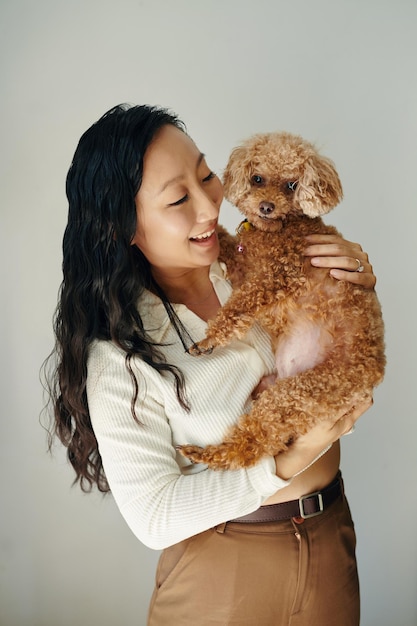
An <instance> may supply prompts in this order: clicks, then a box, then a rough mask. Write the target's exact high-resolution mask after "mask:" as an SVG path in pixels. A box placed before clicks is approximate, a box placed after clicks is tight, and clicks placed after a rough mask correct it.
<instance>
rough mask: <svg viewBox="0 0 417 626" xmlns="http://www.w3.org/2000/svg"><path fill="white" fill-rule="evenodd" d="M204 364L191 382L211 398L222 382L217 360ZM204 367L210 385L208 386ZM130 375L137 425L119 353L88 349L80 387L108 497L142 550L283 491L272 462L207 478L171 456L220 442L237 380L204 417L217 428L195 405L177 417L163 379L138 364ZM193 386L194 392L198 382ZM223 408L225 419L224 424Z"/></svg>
mask: <svg viewBox="0 0 417 626" xmlns="http://www.w3.org/2000/svg"><path fill="white" fill-rule="evenodd" d="M230 353H233V351H230ZM237 353H238V355H237V356H238V358H239V357H240V358H243V359H244V360H245V361H246V360H247V359H246V358H245V357H246V355H245V354H243V355H239V350H238V351H237ZM203 361H204V367H203V369H202V370H201V372H200V373H199V372H198V371H197V373H196V374H195V375H194V378H195V377H197V378H198V377H199V376H201V377H203V378H206V382H207V385H208V386H209V387H210V386H211V387H212V389H213V390H216V389H217V391H218V388H219V383H220V378H223V379H224V376H223V375H222V373H221V372H218V367H216V363H217V361H216V360H215V361H212V362H211V363H210V362H209V360H207V361H205V360H203ZM207 368H208V369H207ZM210 368H211V369H212V374H213V376H214V379H213V380H212V381H211V382H210V383H209V382H208V381H210ZM244 371H245V372H246V371H247V372H248V376H249V380H248V382H247V385H248V386H249V387H250V386H252V388H253V380H256V379H257V378H259V374H258V373H257V371H256V369H255V368H253V371H252V368H250V367H249V368H247V367H245V368H244V370H243V369H242V372H244ZM135 375H136V377H137V380H138V384H139V394H138V400H137V403H136V412H137V416H138V418H139V420H140V423H138V421H135V419H134V418H133V416H132V412H131V399H132V394H133V386H132V381H131V378H130V375H129V373H128V371H127V368H126V365H125V357H124V354H123V353H122V352H121V351H120V350H119V349H118V348H116V347H115V346H114V345H113V344H112V343H111V342H96V343H95V344H94V345H93V347H92V349H91V351H90V357H89V362H88V384H87V394H88V404H89V409H90V416H91V420H92V425H93V428H94V432H95V435H96V438H97V440H98V443H99V451H100V454H101V456H102V460H103V466H104V470H105V473H106V477H107V480H108V482H109V485H110V488H111V491H112V494H113V497H114V498H115V500H116V503H117V505H118V507H119V509H120V511H121V513H122V515H123V516H124V518H125V520H126V522H127V523H128V525H129V527H130V528H131V530H132V531H133V533H134V534H135V535H136V536H137V537H138V538H139V539H140V541H142V542H143V543H144V544H145V545H147V546H149V547H150V548H154V549H162V548H165V547H167V546H169V545H172V544H174V543H177V542H179V541H181V540H183V539H185V538H186V537H189V536H191V535H195V534H197V533H199V532H202V531H204V530H207V529H208V528H210V527H212V526H214V525H216V524H219V523H221V522H223V521H226V520H228V519H233V518H234V517H237V516H240V515H244V514H246V513H249V512H250V511H253V510H255V509H256V508H258V507H259V506H260V505H261V504H262V503H263V502H264V501H265V499H266V498H267V497H268V496H270V495H272V494H273V493H274V492H276V491H277V490H278V489H281V488H283V487H285V486H287V485H288V484H289V483H288V482H287V481H283V480H281V479H280V478H278V477H277V476H276V475H275V463H274V460H273V459H272V458H265V459H264V460H262V461H261V462H260V463H259V464H258V465H256V466H254V467H252V468H249V469H242V470H234V471H212V470H209V469H207V468H204V467H202V466H196V465H188V464H187V462H186V460H185V459H183V458H182V457H178V456H177V452H176V450H175V445H176V444H177V443H181V442H182V443H185V442H187V440H188V441H190V442H196V443H199V444H202V445H204V444H205V443H209V442H210V441H213V440H214V439H215V438H217V439H219V438H221V433H222V431H223V430H224V429H225V428H226V427H227V420H228V421H229V423H231V422H232V416H234V418H236V417H237V415H236V410H235V409H234V407H231V408H230V406H228V408H227V410H226V405H230V404H233V402H232V403H230V402H229V403H227V400H226V402H225V398H230V393H231V392H232V393H233V394H234V396H235V395H236V396H237V395H238V393H237V391H238V389H239V388H241V387H242V386H243V387H244V386H245V385H242V380H241V379H240V381H239V387H236V389H235V390H233V389H228V388H227V386H226V389H225V391H224V394H222V393H220V394H219V393H216V399H215V398H214V397H213V404H214V407H211V411H212V415H215V416H217V417H218V425H216V420H214V421H213V423H211V422H209V421H208V419H205V418H206V416H204V415H199V411H198V405H197V407H196V412H195V414H191V415H190V414H188V413H187V412H185V411H182V410H181V408H180V407H179V403H178V401H177V399H176V397H175V391H174V385H173V381H172V378H170V377H169V376H161V375H160V374H159V373H157V372H156V371H155V370H154V369H153V368H151V367H149V366H147V365H146V364H144V363H143V362H142V361H140V362H139V361H138V362H137V363H136V364H135ZM242 375H243V374H242ZM207 377H208V378H207ZM195 385H196V386H197V387H198V385H199V382H198V380H197V382H195ZM207 385H206V386H207ZM191 387H193V385H191ZM234 396H233V397H234ZM171 397H172V399H171ZM242 397H243V396H242ZM167 398H169V401H167ZM237 401H238V402H240V400H239V398H237ZM202 402H203V404H202V405H201V407H203V406H205V404H206V402H205V401H204V398H203V400H202ZM222 405H223V406H224V407H225V408H224V413H225V415H226V414H227V415H226V418H227V419H226V418H225V420H224V423H222ZM173 407H176V408H173ZM202 410H203V409H202V408H201V411H202ZM216 429H217V430H216ZM184 438H186V439H185V440H184Z"/></svg>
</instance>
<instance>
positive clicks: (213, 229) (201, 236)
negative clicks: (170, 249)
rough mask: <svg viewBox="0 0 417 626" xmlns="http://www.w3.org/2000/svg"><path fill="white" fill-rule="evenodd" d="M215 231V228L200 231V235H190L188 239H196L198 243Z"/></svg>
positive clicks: (206, 239) (205, 239)
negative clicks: (203, 231)
mask: <svg viewBox="0 0 417 626" xmlns="http://www.w3.org/2000/svg"><path fill="white" fill-rule="evenodd" d="M215 232H216V229H215V228H212V229H211V230H207V231H206V232H205V233H201V235H196V236H195V237H190V241H197V242H198V243H200V242H204V241H208V240H209V239H210V238H211V237H212V236H213V235H214V233H215Z"/></svg>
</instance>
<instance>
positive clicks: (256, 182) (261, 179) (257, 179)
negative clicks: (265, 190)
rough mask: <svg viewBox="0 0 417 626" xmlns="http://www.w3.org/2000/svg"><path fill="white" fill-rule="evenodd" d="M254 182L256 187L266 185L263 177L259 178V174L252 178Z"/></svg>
mask: <svg viewBox="0 0 417 626" xmlns="http://www.w3.org/2000/svg"><path fill="white" fill-rule="evenodd" d="M251 180H252V182H253V184H254V185H263V184H264V179H263V178H262V176H259V174H254V175H253V176H252V179H251Z"/></svg>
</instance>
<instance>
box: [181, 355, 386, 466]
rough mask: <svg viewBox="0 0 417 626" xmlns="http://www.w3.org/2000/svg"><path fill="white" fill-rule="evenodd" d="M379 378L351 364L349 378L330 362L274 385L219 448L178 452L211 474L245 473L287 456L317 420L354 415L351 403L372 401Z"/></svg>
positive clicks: (190, 447) (362, 366) (343, 367)
mask: <svg viewBox="0 0 417 626" xmlns="http://www.w3.org/2000/svg"><path fill="white" fill-rule="evenodd" d="M335 361H336V362H335ZM374 369H375V368H374ZM367 371H368V372H369V376H368V375H367V373H366V372H367ZM352 374H353V375H354V376H356V377H357V378H356V380H353V378H352ZM380 378H381V376H380V374H379V373H378V372H376V373H375V372H374V373H372V372H371V371H370V367H369V366H367V365H366V364H365V363H362V364H358V363H355V364H353V365H352V368H351V371H350V372H349V371H348V370H347V369H346V364H344V365H340V363H339V365H338V364H337V359H329V361H328V362H326V363H322V364H320V365H318V366H316V367H315V368H312V369H310V370H307V371H305V372H302V373H301V374H299V375H297V376H294V377H290V378H285V379H278V380H277V381H276V383H275V384H274V385H271V386H270V387H268V389H266V390H265V391H264V392H262V393H261V394H260V396H259V397H258V399H257V400H256V401H255V402H254V403H253V406H252V410H251V412H250V413H248V414H245V415H242V416H241V418H240V419H239V421H238V423H237V425H236V426H234V427H233V428H232V429H231V431H230V432H229V433H228V435H227V436H226V437H225V439H224V441H223V442H222V443H220V444H218V445H215V444H214V445H209V446H207V447H206V448H201V447H198V446H193V445H185V446H179V451H180V452H181V454H182V455H183V456H185V457H187V458H189V459H190V460H192V461H194V462H195V463H205V464H207V465H208V466H209V467H210V468H211V469H237V468H239V467H249V466H251V465H254V464H255V463H256V462H257V461H259V459H261V458H262V457H263V456H265V455H270V456H276V455H277V454H279V453H280V452H282V451H284V450H286V449H287V447H288V444H289V443H290V442H291V441H294V440H295V439H296V438H297V437H299V436H300V435H303V434H305V433H306V432H308V430H309V429H310V428H311V427H312V426H313V425H314V424H315V423H317V421H318V420H320V419H324V420H327V419H333V418H334V416H335V415H338V414H340V412H341V410H343V407H346V411H347V412H349V409H350V410H352V407H353V405H354V404H355V403H359V402H361V401H363V400H364V399H366V398H368V397H370V395H371V394H372V389H373V386H374V385H375V384H376V383H377V382H379V380H380ZM352 390H354V391H352Z"/></svg>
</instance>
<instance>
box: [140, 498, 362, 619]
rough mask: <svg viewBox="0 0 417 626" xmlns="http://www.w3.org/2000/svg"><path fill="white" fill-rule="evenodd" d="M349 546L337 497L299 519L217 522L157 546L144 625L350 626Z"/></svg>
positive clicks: (353, 578) (353, 615) (353, 596)
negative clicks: (163, 547) (175, 541)
mask: <svg viewBox="0 0 417 626" xmlns="http://www.w3.org/2000/svg"><path fill="white" fill-rule="evenodd" d="M297 519H299V518H297ZM355 547H356V539H355V531H354V528H353V523H352V519H351V516H350V511H349V506H348V504H347V502H346V500H345V498H344V497H340V498H339V499H338V500H337V501H336V502H334V503H333V504H332V505H331V506H330V507H329V508H328V509H327V510H326V511H325V512H324V513H323V514H322V515H319V516H317V517H313V518H310V519H306V520H304V521H303V522H302V523H297V522H296V521H295V520H288V521H281V522H272V523H270V522H268V523H255V524H253V523H252V524H242V523H232V522H227V523H225V524H221V525H219V526H217V527H216V528H213V529H211V530H208V531H206V532H204V533H201V534H199V535H196V536H195V537H191V538H190V539H186V540H185V541H182V542H180V543H178V544H176V545H174V546H172V547H170V548H167V549H166V550H164V551H163V553H162V555H161V558H160V561H159V564H158V569H157V573H156V588H155V591H154V594H153V597H152V601H151V605H150V608H149V618H148V626H196V625H197V624H198V626H229V625H234V626H358V624H359V584H358V575H357V568H356V559H355Z"/></svg>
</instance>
